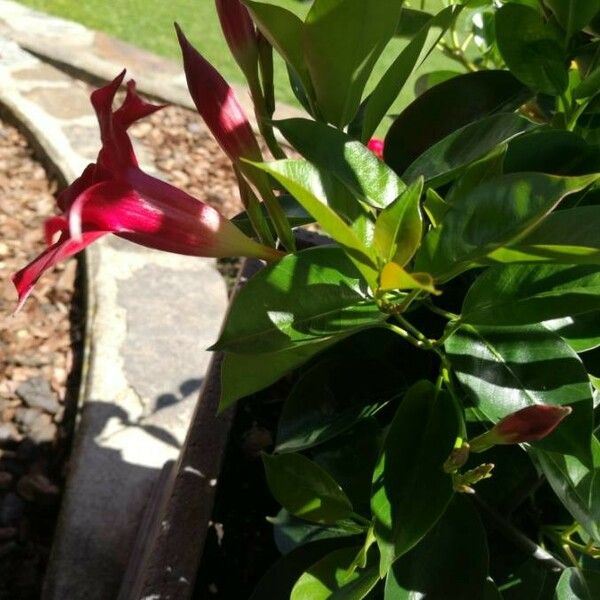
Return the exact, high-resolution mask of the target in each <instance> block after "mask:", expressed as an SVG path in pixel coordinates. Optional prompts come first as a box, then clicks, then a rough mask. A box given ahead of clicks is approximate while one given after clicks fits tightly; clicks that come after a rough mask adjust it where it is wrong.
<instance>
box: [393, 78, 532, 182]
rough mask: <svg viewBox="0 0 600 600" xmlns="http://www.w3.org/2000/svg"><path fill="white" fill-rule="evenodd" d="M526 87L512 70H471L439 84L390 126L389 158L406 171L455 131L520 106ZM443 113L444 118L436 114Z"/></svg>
mask: <svg viewBox="0 0 600 600" xmlns="http://www.w3.org/2000/svg"><path fill="white" fill-rule="evenodd" d="M524 91H525V88H524V87H523V84H522V83H521V82H519V81H518V80H517V79H516V78H515V77H514V76H513V75H511V74H510V73H509V72H508V71H478V72H475V73H467V74H465V75H460V76H458V77H454V78H452V79H449V80H448V81H444V82H443V83H440V84H439V85H436V86H435V87H433V88H431V89H430V90H427V91H426V92H425V93H424V94H422V95H421V96H419V97H418V98H417V99H416V100H414V101H413V102H412V103H411V104H410V105H409V106H408V107H407V108H405V109H404V110H403V111H402V113H400V115H399V116H398V117H397V118H396V120H395V121H394V123H393V124H392V126H391V127H390V129H389V131H388V134H387V136H386V138H385V146H384V158H385V162H386V163H387V164H388V165H389V166H390V167H391V168H392V169H394V171H396V173H399V174H400V173H404V171H405V170H406V169H407V168H408V167H409V166H410V164H411V163H412V162H414V161H415V160H416V159H417V158H418V157H419V156H421V154H423V152H425V150H427V149H428V148H429V147H431V146H433V144H435V143H436V142H439V141H440V140H442V139H444V138H445V137H446V136H447V135H450V134H451V133H452V132H453V131H456V130H457V129H460V128H461V127H464V126H465V125H468V124H469V123H472V122H473V121H478V120H479V119H483V118H484V117H486V116H488V115H490V114H492V113H495V112H499V111H501V110H504V111H505V112H506V111H507V110H513V109H515V108H517V107H518V106H519V104H521V103H522V101H523V100H524V98H525V96H524ZM448 106H451V107H452V111H449V110H447V107H448ZM442 114H443V118H439V119H438V118H436V119H434V118H432V115H442Z"/></svg>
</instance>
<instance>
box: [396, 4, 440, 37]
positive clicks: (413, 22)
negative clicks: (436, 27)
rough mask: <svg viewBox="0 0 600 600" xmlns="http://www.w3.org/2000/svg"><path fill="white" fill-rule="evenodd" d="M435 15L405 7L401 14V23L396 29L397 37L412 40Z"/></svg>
mask: <svg viewBox="0 0 600 600" xmlns="http://www.w3.org/2000/svg"><path fill="white" fill-rule="evenodd" d="M432 18H433V15H432V14H431V13H428V12H425V11H424V10H416V9H414V8H407V7H406V6H404V7H403V8H402V12H401V13H400V21H399V22H398V26H397V27H396V33H395V35H396V36H397V37H403V38H409V39H412V38H413V37H414V36H415V35H416V34H417V33H418V32H419V29H421V28H422V27H423V26H424V25H426V24H427V23H428V22H429V21H430V20H431V19H432Z"/></svg>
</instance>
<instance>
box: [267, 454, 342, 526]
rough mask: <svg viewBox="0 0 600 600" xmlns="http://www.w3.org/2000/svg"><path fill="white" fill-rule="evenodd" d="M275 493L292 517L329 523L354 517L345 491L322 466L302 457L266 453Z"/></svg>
mask: <svg viewBox="0 0 600 600" xmlns="http://www.w3.org/2000/svg"><path fill="white" fill-rule="evenodd" d="M263 462H264V465H265V474H266V476H267V483H268V485H269V489H270V490H271V493H272V494H273V496H274V497H275V499H276V500H277V502H279V504H281V506H283V508H285V509H286V510H287V511H288V512H289V513H290V514H292V515H294V516H296V517H300V518H302V519H305V520H307V521H313V522H314V523H320V524H328V523H335V522H336V521H339V520H341V519H346V518H348V517H349V516H350V515H351V514H352V504H351V503H350V500H348V497H347V496H346V494H345V493H344V490H342V488H341V487H340V486H339V485H338V484H337V483H336V482H335V480H334V479H333V478H332V477H331V476H330V475H329V474H328V473H327V471H325V470H323V469H322V468H321V467H319V465H317V464H316V463H314V462H312V461H311V460H309V459H308V458H306V457H305V456H302V455H301V454H280V455H269V454H263Z"/></svg>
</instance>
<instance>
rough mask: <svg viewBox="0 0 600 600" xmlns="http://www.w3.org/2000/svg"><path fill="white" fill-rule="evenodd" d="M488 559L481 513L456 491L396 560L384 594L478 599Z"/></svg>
mask: <svg viewBox="0 0 600 600" xmlns="http://www.w3.org/2000/svg"><path fill="white" fill-rule="evenodd" d="M458 549H460V550H458ZM488 560H489V557H488V548H487V539H486V534H485V530H484V528H483V525H482V524H481V521H480V519H479V515H478V514H477V511H476V510H475V508H474V507H473V505H472V504H471V502H470V500H469V499H468V498H466V497H465V496H464V495H456V496H455V497H454V498H453V500H452V502H450V504H449V505H448V508H447V509H446V512H445V513H444V514H443V515H442V517H441V518H440V520H439V521H438V522H437V523H436V524H435V526H434V527H433V528H432V529H431V531H430V532H429V533H428V534H427V535H426V536H425V537H424V538H423V539H422V540H421V541H420V542H419V544H418V545H417V546H416V547H415V548H413V550H411V551H410V552H409V553H408V554H405V555H404V556H403V557H401V558H400V559H399V560H397V561H396V562H395V563H394V565H393V567H392V568H391V570H390V572H389V573H388V576H387V579H386V585H385V600H416V599H417V598H422V599H423V600H448V599H449V598H457V599H458V598H464V599H465V600H466V599H467V598H472V599H475V598H479V599H481V598H483V595H484V588H485V586H486V585H487V584H486V578H487V575H488Z"/></svg>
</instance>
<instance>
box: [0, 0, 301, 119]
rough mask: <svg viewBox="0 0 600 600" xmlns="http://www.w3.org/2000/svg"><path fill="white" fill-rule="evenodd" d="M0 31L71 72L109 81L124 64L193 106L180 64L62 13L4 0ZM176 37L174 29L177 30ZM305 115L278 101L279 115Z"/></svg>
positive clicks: (154, 91) (160, 92) (245, 97)
mask: <svg viewBox="0 0 600 600" xmlns="http://www.w3.org/2000/svg"><path fill="white" fill-rule="evenodd" d="M0 34H3V35H5V36H6V37H8V38H10V39H12V40H14V41H16V42H18V43H19V45H20V46H22V47H23V48H25V49H27V50H29V51H31V52H33V53H34V54H36V55H38V56H42V57H45V58H47V59H49V60H51V61H52V62H54V63H56V64H59V65H61V66H63V67H64V68H66V69H68V70H70V71H75V72H77V71H79V72H82V73H87V74H88V75H91V76H93V77H95V78H97V79H100V80H103V81H110V80H112V79H114V77H116V75H117V74H118V73H120V72H121V71H122V70H123V69H124V68H127V72H128V77H132V78H133V79H135V80H136V82H137V84H138V88H139V90H140V91H141V92H143V93H145V94H148V95H150V96H153V97H155V98H159V99H161V100H163V101H166V102H169V103H171V104H178V105H180V106H184V107H186V108H192V109H193V108H194V104H193V102H192V99H191V98H190V95H189V92H188V89H187V85H186V81H185V76H184V73H183V68H182V66H181V64H180V63H177V62H175V61H172V60H169V59H166V58H163V57H159V56H156V55H155V54H152V53H151V52H147V51H145V50H142V49H140V48H137V47H135V46H132V45H131V44H128V43H126V42H123V41H121V40H118V39H116V38H114V37H112V36H109V35H108V34H106V33H103V32H97V31H92V30H90V29H87V28H86V27H84V26H83V25H80V24H78V23H74V22H72V21H67V20H65V19H61V18H58V17H50V16H48V15H46V14H44V13H42V12H39V11H36V10H33V9H31V8H28V7H26V6H23V5H22V4H18V3H17V2H12V1H11V0H0ZM173 35H175V33H173ZM232 87H233V88H234V89H235V90H236V95H237V98H238V100H239V102H240V104H241V105H242V106H243V108H244V110H245V111H246V114H247V115H248V117H249V118H250V120H251V121H253V120H254V108H253V106H252V103H251V100H250V94H249V92H248V90H247V88H246V87H244V86H241V85H236V84H232ZM298 116H304V113H303V112H302V111H300V110H298V109H297V108H294V107H292V106H288V105H284V104H281V103H279V104H278V105H277V111H276V114H275V118H277V119H287V118H292V117H298Z"/></svg>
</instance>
